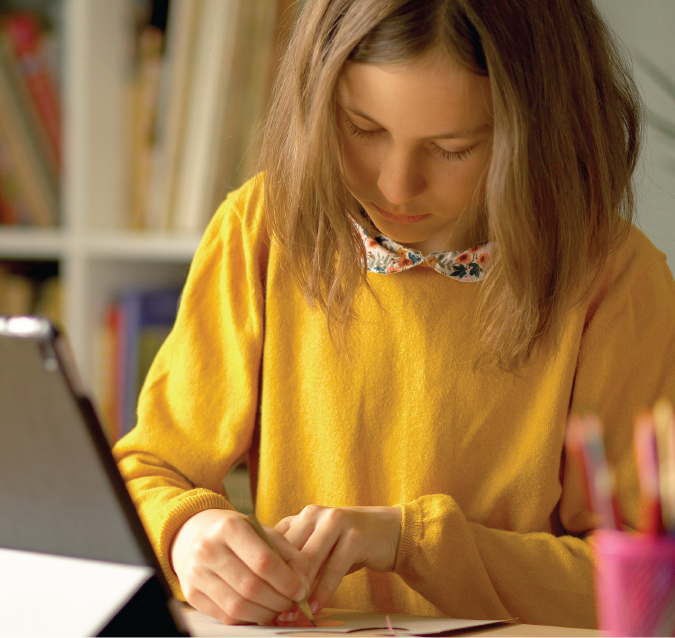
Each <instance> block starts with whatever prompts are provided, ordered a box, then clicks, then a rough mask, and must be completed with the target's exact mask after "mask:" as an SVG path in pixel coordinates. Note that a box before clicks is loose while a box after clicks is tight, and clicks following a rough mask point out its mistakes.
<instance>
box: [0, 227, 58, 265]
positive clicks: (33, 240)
mask: <svg viewBox="0 0 675 638" xmlns="http://www.w3.org/2000/svg"><path fill="white" fill-rule="evenodd" d="M66 252H67V240H66V235H65V233H64V231H63V230H62V229H56V228H44V229H43V228H18V227H17V228H15V227H9V228H8V227H2V228H0V259H61V258H63V257H64V255H65V254H66Z"/></svg>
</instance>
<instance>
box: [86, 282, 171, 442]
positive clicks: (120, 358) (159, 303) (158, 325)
mask: <svg viewBox="0 0 675 638" xmlns="http://www.w3.org/2000/svg"><path fill="white" fill-rule="evenodd" d="M180 293H181V291H180V289H177V288H169V289H161V290H152V291H147V292H145V291H139V290H127V291H125V292H123V293H122V294H121V295H120V296H119V298H118V299H117V300H116V301H115V302H114V303H112V304H111V305H110V306H109V308H108V310H107V312H106V316H105V321H104V324H103V326H101V328H100V335H99V339H98V341H99V344H98V352H97V357H98V359H99V364H98V366H97V369H98V372H97V374H98V378H97V379H96V381H95V384H96V388H95V395H96V396H97V398H98V402H99V408H100V412H101V416H102V419H103V422H104V424H105V426H106V429H107V433H108V438H109V441H110V443H111V444H114V443H115V442H116V441H117V440H119V439H120V438H121V437H122V436H124V435H125V434H126V433H127V432H129V431H130V430H131V429H132V428H133V427H134V426H135V425H136V404H137V402H138V396H139V394H140V391H141V388H142V386H143V382H144V381H145V377H146V376H147V373H148V370H149V369H150V365H151V364H152V361H153V359H154V358H155V355H156V354H157V352H158V351H159V348H160V346H161V345H162V343H163V342H164V340H165V339H166V337H167V336H168V334H169V332H170V331H171V328H172V327H173V323H174V321H175V319H176V312H177V308H178V302H179V299H180Z"/></svg>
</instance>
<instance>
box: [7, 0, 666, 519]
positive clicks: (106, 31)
mask: <svg viewBox="0 0 675 638" xmlns="http://www.w3.org/2000/svg"><path fill="white" fill-rule="evenodd" d="M597 2H598V6H599V8H600V9H601V11H602V12H603V14H604V15H605V16H606V18H607V20H608V22H609V24H610V26H611V27H612V28H613V29H614V31H615V32H616V33H617V34H618V36H619V37H620V39H621V40H622V41H623V43H624V44H625V46H626V48H627V52H628V53H629V55H630V56H631V59H632V61H633V68H634V73H635V77H636V79H637V81H638V83H639V86H640V88H641V91H642V94H643V97H644V100H645V103H646V105H647V107H648V114H649V117H648V125H647V128H646V146H645V149H644V151H643V154H642V160H641V164H640V169H639V171H638V174H637V176H636V183H637V186H638V194H639V216H638V222H637V223H638V225H639V227H640V228H641V229H642V230H643V231H644V232H645V233H646V234H647V235H648V236H649V237H650V239H651V240H652V241H653V242H654V243H655V244H656V246H657V247H658V248H659V249H661V250H662V251H664V252H665V253H666V254H667V255H668V262H669V264H670V266H671V268H673V267H674V264H675V37H673V31H674V30H675V1H674V0H640V1H639V2H637V1H636V0H597ZM295 6H296V3H294V2H292V0H0V314H28V313H30V314H40V315H44V316H47V317H50V318H52V319H53V320H54V321H56V322H57V323H58V324H59V325H60V326H62V327H63V328H64V329H65V330H66V332H67V334H68V336H69V338H70V340H71V343H72V345H73V349H74V351H75V357H76V359H77V363H78V365H79V367H80V369H81V371H82V375H83V378H84V379H85V380H86V383H87V384H88V385H89V387H90V389H91V391H92V392H93V395H94V399H95V402H96V405H97V407H98V410H99V413H100V414H101V417H102V420H103V422H104V424H105V427H106V431H107V435H108V438H109V440H110V442H111V443H114V442H115V441H116V440H117V439H118V438H119V437H120V436H122V435H123V434H124V433H125V432H127V431H128V430H129V429H131V428H132V427H133V426H134V424H135V404H136V399H137V396H138V391H139V388H140V386H141V384H142V382H143V380H144V377H145V374H146V372H147V369H148V367H149V365H150V362H151V361H152V358H153V357H154V354H155V353H156V351H157V349H158V347H159V345H160V344H161V342H162V340H163V339H164V338H165V336H166V334H167V333H168V331H169V330H170V327H171V325H172V323H173V320H174V318H175V311H176V305H177V301H178V296H179V294H180V290H181V287H182V284H183V282H184V280H185V277H186V274H187V269H188V266H189V263H190V260H191V258H192V255H193V253H194V251H195V249H196V247H197V244H198V242H199V238H200V236H201V233H202V232H203V230H204V228H205V227H206V224H207V223H208V220H209V218H210V217H211V215H212V214H213V213H214V211H215V209H216V207H217V205H218V204H219V203H220V202H221V201H222V200H223V198H224V197H225V195H226V194H227V192H228V191H230V190H231V189H233V188H236V187H237V186H239V185H240V184H242V183H243V182H244V181H245V180H246V179H247V177H248V176H250V175H251V174H252V171H253V170H254V167H255V156H256V143H257V137H256V131H257V130H258V125H259V123H260V119H261V116H262V114H263V112H264V109H265V104H266V102H267V99H268V97H269V92H270V86H271V81H272V77H273V74H274V71H275V68H276V66H277V63H278V59H279V55H280V52H281V51H282V49H283V45H284V42H285V40H286V37H287V34H288V27H289V24H290V23H291V22H292V20H293V16H294V10H295ZM232 480H236V477H235V479H232ZM245 483H246V480H245V477H244V478H243V479H241V480H240V481H239V483H233V484H232V485H233V487H230V488H228V489H230V490H231V491H232V490H234V491H235V494H232V497H233V501H237V500H238V499H239V501H240V505H241V509H242V510H246V509H247V508H249V507H250V506H249V505H247V503H248V499H250V496H249V495H247V494H246V490H247V488H246V485H245ZM238 495H239V496H238Z"/></svg>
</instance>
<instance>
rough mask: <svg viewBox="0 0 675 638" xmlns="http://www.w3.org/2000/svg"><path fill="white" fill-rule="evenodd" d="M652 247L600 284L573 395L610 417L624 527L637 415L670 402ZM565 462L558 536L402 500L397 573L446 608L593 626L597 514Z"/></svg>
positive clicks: (668, 281)
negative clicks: (646, 255)
mask: <svg viewBox="0 0 675 638" xmlns="http://www.w3.org/2000/svg"><path fill="white" fill-rule="evenodd" d="M645 241H646V240H645ZM655 252H656V251H655V250H654V249H653V248H652V250H651V254H650V255H649V257H651V259H649V260H645V261H643V265H642V267H640V268H637V267H635V264H633V265H632V266H631V265H630V264H629V263H624V264H623V265H622V266H621V265H619V266H617V265H616V264H615V265H614V266H613V268H615V272H611V273H609V275H608V276H607V277H605V280H604V281H601V282H600V283H599V285H598V286H597V287H596V290H595V293H594V295H593V299H592V300H591V302H590V305H589V310H588V313H587V316H586V327H585V330H584V332H583V338H582V341H581V346H580V353H579V357H578V362H577V369H576V374H575V381H574V390H573V393H572V397H571V402H570V405H571V408H570V409H571V411H572V412H576V413H582V414H583V413H588V412H594V413H596V414H598V415H599V416H600V417H601V419H602V421H603V423H604V428H605V431H604V438H605V446H606V453H607V457H608V460H609V463H610V464H611V466H612V467H613V469H614V472H615V475H616V493H617V497H618V502H619V507H620V510H621V515H622V520H621V525H622V527H623V528H624V529H628V530H630V529H635V527H636V519H637V515H638V500H639V489H638V482H637V472H636V468H635V462H634V456H633V424H634V419H635V416H636V414H637V413H638V412H639V411H640V410H643V409H646V408H648V407H651V406H652V405H653V404H654V402H655V401H656V400H657V399H658V398H659V397H662V396H664V397H667V398H669V399H670V400H671V401H672V400H674V399H675V366H673V364H672V362H673V360H675V283H674V282H673V278H672V275H671V273H670V271H669V269H668V266H667V265H666V262H665V258H664V257H663V255H659V256H657V257H654V254H655ZM628 261H630V260H628ZM616 269H618V270H619V271H616ZM562 469H563V471H562V477H561V490H562V491H561V494H562V495H561V498H560V501H559V503H558V506H557V508H558V512H557V513H556V512H555V511H554V512H551V513H550V515H551V519H552V520H555V519H558V520H559V521H560V523H561V525H562V528H563V529H562V530H560V531H559V533H558V534H557V535H553V534H551V533H547V532H531V533H518V532H513V531H505V530H498V529H490V528H487V527H485V526H483V525H480V524H477V523H475V522H472V521H469V520H467V519H466V518H465V516H464V514H463V513H462V511H461V510H460V508H459V507H458V505H457V503H456V502H455V501H454V500H453V498H452V497H451V496H449V495H439V494H436V495H428V496H423V497H421V498H419V499H417V500H415V501H413V502H410V503H404V504H402V505H400V507H401V508H402V511H403V521H402V534H401V541H400V544H399V550H398V555H397V559H396V567H395V572H396V573H397V574H398V575H399V576H401V577H402V578H403V580H404V581H405V582H406V583H407V584H408V585H409V586H410V587H412V588H413V589H415V590H416V591H417V592H419V593H420V594H421V595H422V596H424V597H425V598H426V599H427V600H429V601H430V602H431V603H433V604H434V605H435V606H436V607H437V608H438V609H439V610H441V612H444V613H448V611H447V610H449V609H458V608H459V609H462V610H466V614H467V617H468V618H481V617H482V618H503V619H506V618H512V617H517V618H519V619H520V621H521V622H525V623H531V624H544V625H557V626H568V627H589V628H591V627H595V626H596V623H597V621H596V615H595V591H594V579H593V570H594V553H593V535H592V534H589V532H590V531H592V529H593V527H594V516H593V514H592V513H591V511H590V509H589V505H588V502H587V496H586V494H585V488H584V482H583V478H582V476H581V473H580V468H579V467H577V466H576V464H574V463H573V462H572V460H570V459H568V460H567V461H565V459H564V455H563V462H562ZM555 471H557V468H556V470H555Z"/></svg>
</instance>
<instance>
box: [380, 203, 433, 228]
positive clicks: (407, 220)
mask: <svg viewBox="0 0 675 638" xmlns="http://www.w3.org/2000/svg"><path fill="white" fill-rule="evenodd" d="M374 206H375V208H377V212H378V213H380V215H382V217H384V218H385V219H388V220H389V221H392V222H395V223H397V224H414V223H416V222H419V221H422V220H423V219H426V218H427V217H429V216H430V215H431V214H430V213H426V214H424V215H394V213H390V212H389V211H386V210H384V209H382V208H380V207H379V206H378V205H377V204H374Z"/></svg>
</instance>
